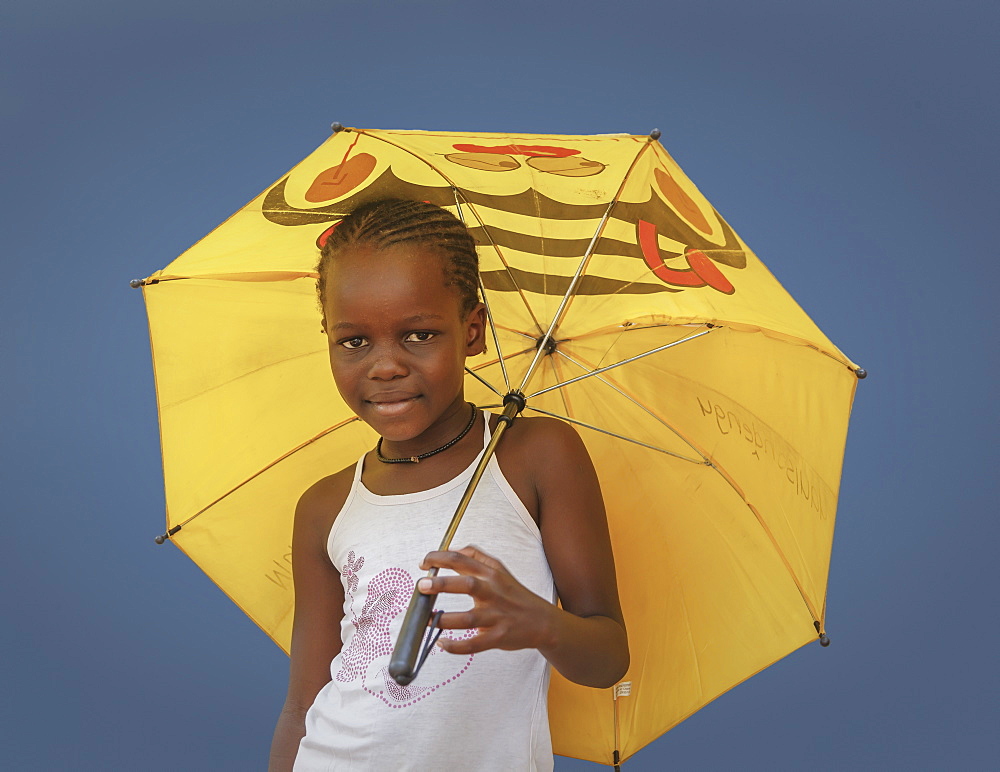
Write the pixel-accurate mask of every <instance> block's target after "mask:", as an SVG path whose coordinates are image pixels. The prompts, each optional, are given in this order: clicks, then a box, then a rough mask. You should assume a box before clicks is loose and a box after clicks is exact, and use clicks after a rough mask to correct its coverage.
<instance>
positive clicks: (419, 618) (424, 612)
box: [389, 588, 437, 686]
mask: <svg viewBox="0 0 1000 772" xmlns="http://www.w3.org/2000/svg"><path fill="white" fill-rule="evenodd" d="M436 598H437V595H425V594H424V593H422V592H420V590H418V589H416V588H414V589H413V597H411V598H410V605H409V606H408V607H407V609H406V616H404V617H403V626H402V628H400V631H399V638H398V639H397V641H396V647H395V648H394V649H393V650H392V657H391V658H390V659H389V675H391V676H392V678H393V680H394V681H395V682H396V683H397V684H399V685H400V686H406V685H407V684H408V683H410V682H411V681H412V680H413V679H414V678H416V677H417V670H418V669H419V666H418V665H417V657H418V656H420V644H421V643H422V642H423V640H424V631H425V630H426V629H427V623H428V622H429V621H430V618H431V612H432V611H433V609H434V600H435V599H436Z"/></svg>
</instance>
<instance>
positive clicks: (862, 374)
mask: <svg viewBox="0 0 1000 772" xmlns="http://www.w3.org/2000/svg"><path fill="white" fill-rule="evenodd" d="M854 374H855V375H856V376H858V380H859V381H861V380H864V379H865V378H867V377H868V371H867V370H865V368H863V367H859V368H858V369H857V370H855V371H854Z"/></svg>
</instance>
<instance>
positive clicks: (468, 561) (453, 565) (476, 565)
mask: <svg viewBox="0 0 1000 772" xmlns="http://www.w3.org/2000/svg"><path fill="white" fill-rule="evenodd" d="M466 550H471V551H473V553H474V554H475V555H478V556H483V557H485V558H486V559H488V560H489V562H486V560H483V559H480V558H478V557H474V556H473V554H469V553H468V552H466ZM435 566H436V567H437V568H450V569H451V570H452V571H454V572H456V573H459V574H467V575H470V576H480V577H485V576H488V575H489V574H490V572H491V571H495V570H496V569H497V567H498V566H499V567H500V568H501V569H502V568H503V565H502V564H501V563H500V561H498V560H495V559H494V558H492V557H490V556H489V555H485V553H482V552H479V551H478V550H475V549H474V548H473V547H465V548H464V549H461V550H457V551H437V552H428V553H427V556H426V557H425V558H424V560H423V562H422V563H421V564H420V567H421V568H422V569H423V570H425V571H426V570H427V569H428V568H433V567H435ZM504 570H506V569H504Z"/></svg>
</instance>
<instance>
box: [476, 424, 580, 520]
mask: <svg viewBox="0 0 1000 772" xmlns="http://www.w3.org/2000/svg"><path fill="white" fill-rule="evenodd" d="M494 424H495V421H494ZM497 460H498V462H499V464H500V469H501V470H502V471H503V474H504V476H505V477H506V478H507V481H508V482H509V484H510V486H511V487H512V488H513V489H514V491H515V493H517V495H518V497H519V498H520V499H521V502H522V503H523V504H524V506H525V508H526V509H527V510H528V512H529V513H530V514H531V516H532V518H534V520H535V522H536V523H537V522H540V519H541V510H542V508H543V505H544V501H545V500H546V499H549V500H551V499H552V498H553V497H556V496H560V495H562V492H563V491H565V490H566V488H567V487H574V486H583V487H590V486H591V485H592V481H593V480H594V479H596V475H595V472H594V465H593V463H592V462H591V460H590V454H589V453H588V452H587V446H586V445H584V443H583V440H582V439H581V438H580V435H579V434H578V433H577V431H576V429H575V428H574V427H573V426H572V425H570V424H568V423H566V422H565V421H562V420H560V419H558V418H550V417H548V416H524V417H521V418H518V419H517V420H516V421H514V423H513V424H512V425H511V427H510V429H509V430H507V431H506V432H505V433H504V437H503V440H502V441H501V442H500V444H499V446H498V447H497Z"/></svg>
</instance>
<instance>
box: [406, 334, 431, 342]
mask: <svg viewBox="0 0 1000 772" xmlns="http://www.w3.org/2000/svg"><path fill="white" fill-rule="evenodd" d="M436 334H437V333H434V332H411V333H410V334H409V335H407V336H406V338H405V341H406V342H407V343H426V342H427V341H429V340H430V339H431V338H433V337H434V336H435V335H436Z"/></svg>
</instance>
